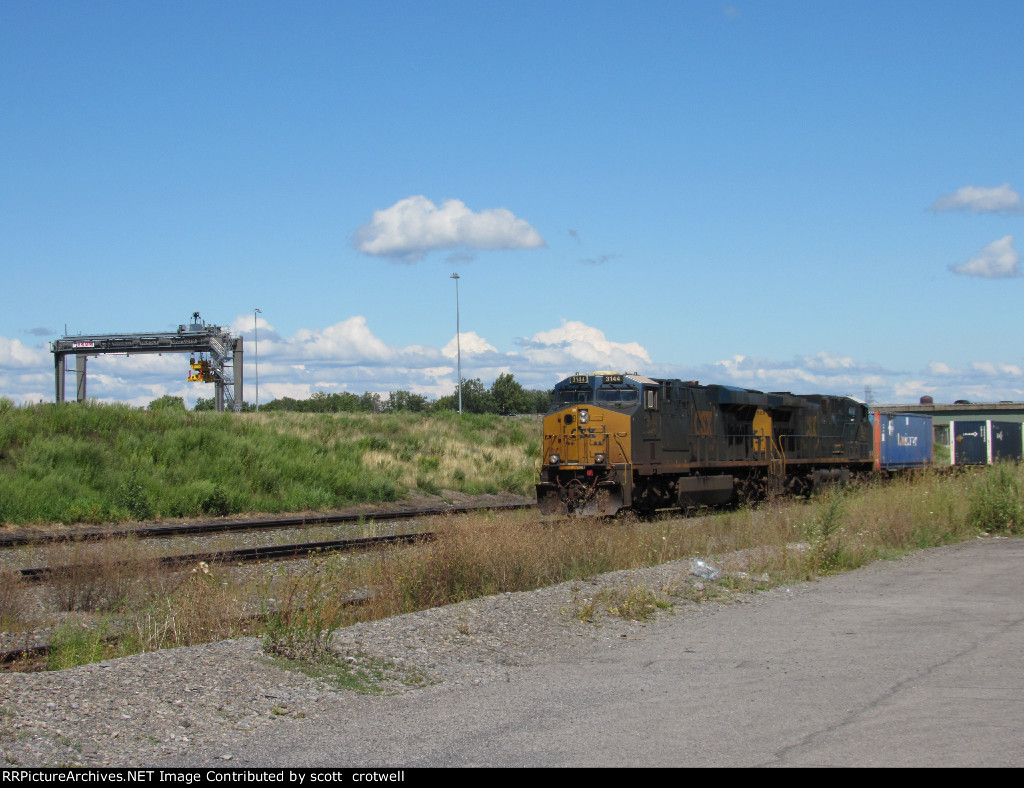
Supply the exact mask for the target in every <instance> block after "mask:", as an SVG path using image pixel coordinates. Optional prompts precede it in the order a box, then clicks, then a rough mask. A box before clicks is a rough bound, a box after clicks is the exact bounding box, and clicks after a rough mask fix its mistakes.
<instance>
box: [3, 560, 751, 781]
mask: <svg viewBox="0 0 1024 788" xmlns="http://www.w3.org/2000/svg"><path fill="white" fill-rule="evenodd" d="M689 568H690V565H689V562H687V561H677V562H673V563H668V564H663V565H660V566H657V567H651V568H646V569H639V570H628V571H623V572H614V573H611V574H607V575H601V576H599V577H596V578H592V579H589V580H585V581H573V582H567V583H562V584H560V585H556V586H551V587H548V588H543V589H539V590H536V591H529V592H521V593H508V594H501V595H498V596H493V597H486V598H483V599H478V600H473V601H470V602H465V603H460V604H457V605H450V606H447V607H441V608H434V609H431V610H426V611H422V612H419V613H413V614H409V615H404V616H396V617H394V618H389V619H384V620H381V621H375V622H371V623H366V624H358V625H355V626H352V627H348V628H345V629H342V630H339V631H338V632H337V633H336V634H335V636H334V639H333V641H332V647H333V649H334V650H336V651H337V652H338V655H339V659H340V661H341V662H342V664H346V665H350V666H351V667H352V668H353V670H360V671H362V675H363V677H364V685H363V687H362V688H361V689H362V690H363V691H356V690H353V689H348V688H342V687H340V686H339V685H337V684H336V683H334V682H332V681H331V679H330V678H329V677H316V676H311V675H307V674H306V673H303V672H301V671H300V670H298V669H296V668H295V666H294V665H290V664H288V663H286V662H284V661H281V660H276V659H274V658H273V657H271V656H269V655H268V654H266V653H265V652H264V650H263V643H262V641H261V640H259V639H257V638H242V639H238V640H227V641H221V642H217V643H209V644H205V645H200V646H191V647H188V648H177V649H168V650H164V651H157V652H152V653H148V654H140V655H137V656H133V657H125V658H121V659H114V660H109V661H106V662H102V663H97V664H92V665H85V666H82V667H77V668H71V669H67V670H62V671H56V672H49V673H4V674H0V688H2V691H0V749H2V752H3V759H4V764H3V765H4V766H5V767H7V768H10V767H12V766H125V767H132V766H153V767H161V766H164V767H173V766H197V765H209V766H242V767H244V766H246V762H245V761H244V760H243V759H242V758H241V757H240V756H239V754H238V753H239V752H241V751H242V750H243V749H246V748H250V749H251V748H252V747H253V745H256V744H258V742H259V739H260V736H261V734H263V733H265V732H269V731H271V730H274V729H277V728H280V727H281V726H290V727H291V728H293V729H298V730H297V731H296V732H301V729H302V728H308V729H309V730H315V728H316V726H318V725H319V724H321V721H322V720H323V719H324V718H326V717H327V716H328V714H330V715H334V714H338V713H339V712H342V713H345V714H348V715H358V714H360V713H361V712H365V711H368V710H372V708H373V707H374V705H375V704H388V703H389V699H390V698H391V697H392V696H393V695H394V694H399V693H410V692H412V693H445V692H459V691H465V690H466V689H467V687H471V686H474V685H479V684H482V683H485V682H493V681H505V680H507V679H508V678H509V677H510V675H513V674H515V672H516V671H519V670H522V669H523V668H525V667H532V666H535V665H540V664H544V663H546V662H550V661H553V660H557V659H564V658H567V657H569V656H571V655H572V654H574V653H579V650H581V649H587V650H593V649H595V648H614V647H615V645H616V644H617V643H623V642H625V641H626V640H627V639H630V638H634V637H638V636H642V634H643V633H644V630H645V628H647V627H656V626H658V622H659V621H660V620H663V619H664V618H665V616H668V615H681V614H682V615H701V614H702V611H704V610H706V609H707V607H706V605H701V604H699V603H698V602H695V601H693V600H695V599H698V600H699V599H700V598H702V597H704V596H706V595H711V596H714V597H716V598H717V599H718V601H719V602H722V601H727V602H742V601H745V600H748V599H749V598H750V597H749V595H745V594H742V593H734V592H731V591H727V590H720V589H719V586H718V584H712V583H708V582H707V581H704V580H701V579H699V578H696V577H694V576H693V575H691V574H690V572H689ZM630 591H638V592H641V593H638V594H634V598H636V597H637V596H643V595H645V594H646V595H649V594H651V593H653V594H654V595H655V596H656V597H657V599H658V600H659V601H660V602H661V603H662V604H661V605H659V606H658V607H656V608H654V607H652V608H650V609H649V610H648V611H647V612H648V613H649V614H650V615H649V618H647V619H645V620H639V621H638V620H631V619H628V618H624V617H623V615H622V613H621V611H620V613H618V614H617V613H616V612H614V608H615V607H616V604H617V602H616V600H620V601H621V599H622V598H623V597H624V595H626V594H628V593H629V592H630ZM609 608H613V609H612V610H610V609H609ZM367 690H369V691H367ZM243 745H245V747H243Z"/></svg>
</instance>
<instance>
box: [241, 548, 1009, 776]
mask: <svg viewBox="0 0 1024 788" xmlns="http://www.w3.org/2000/svg"><path fill="white" fill-rule="evenodd" d="M645 632H646V635H645V637H644V638H643V639H640V640H632V641H623V642H621V643H620V644H617V645H615V646H614V647H613V648H605V649H604V650H602V651H600V652H597V653H583V654H580V655H579V657H578V658H577V659H575V660H573V661H572V662H554V663H550V664H545V665H542V666H540V667H537V668H530V669H524V670H523V671H522V672H521V673H520V674H516V675H515V676H514V677H513V679H512V680H511V681H509V682H507V683H493V684H484V685H481V686H477V687H463V688H458V689H454V690H451V691H440V692H430V691H427V692H414V693H411V694H408V695H405V696H402V697H397V698H392V699H390V700H388V701H387V702H385V703H382V704H380V705H379V706H377V707H376V709H375V710H374V711H373V712H372V713H370V714H368V715H359V716H358V718H352V719H333V720H330V721H328V724H325V725H324V726H322V727H321V728H320V730H319V731H318V732H317V733H316V734H315V735H314V736H312V737H311V736H309V735H308V731H306V732H305V734H304V737H303V739H302V740H291V739H289V738H287V734H285V735H283V736H279V737H278V738H275V739H272V740H264V741H262V742H260V743H259V745H258V747H254V748H253V749H252V750H251V751H250V752H248V753H247V754H246V758H248V760H249V761H250V763H252V764H258V763H261V762H262V763H267V764H268V765H283V764H288V765H292V766H332V765H339V764H347V765H367V766H369V765H375V764H377V765H387V766H399V765H402V766H476V765H485V766H505V767H512V766H1018V767H1019V766H1024V539H988V540H977V541H973V542H970V543H967V544H964V545H958V546H954V547H947V548H941V549H936V550H929V551H924V552H921V553H917V554H914V555H913V556H910V557H908V558H905V559H903V560H901V561H895V562H879V563H876V564H873V565H871V566H869V567H866V568H865V569H862V570H859V571H857V572H853V573H849V574H846V575H842V576H838V577H833V578H829V579H826V580H823V581H820V582H817V583H811V584H805V585H801V586H796V587H794V588H793V589H791V590H789V591H787V590H785V589H778V590H775V591H773V592H771V593H769V594H764V595H761V596H760V597H758V598H756V599H755V601H754V602H753V603H751V604H746V605H734V606H721V607H717V608H715V609H713V610H711V611H710V612H707V611H705V612H704V613H703V614H701V615H698V616H686V615H680V616H674V617H669V618H667V619H665V620H664V621H662V622H659V623H658V624H657V625H654V626H651V627H649V628H647V630H645Z"/></svg>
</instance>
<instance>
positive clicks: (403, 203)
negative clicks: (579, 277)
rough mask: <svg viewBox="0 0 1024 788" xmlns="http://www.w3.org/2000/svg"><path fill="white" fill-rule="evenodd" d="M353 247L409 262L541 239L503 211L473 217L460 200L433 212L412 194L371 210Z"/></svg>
mask: <svg viewBox="0 0 1024 788" xmlns="http://www.w3.org/2000/svg"><path fill="white" fill-rule="evenodd" d="M354 244H355V247H356V248H357V249H358V250H359V251H361V252H365V253H366V254H369V255H373V256H375V257H392V258H395V259H399V260H405V261H408V262H413V261H416V260H420V259H422V258H423V255H424V254H426V253H427V252H430V251H434V250H436V249H456V248H467V249H535V248H537V247H541V246H544V239H543V238H542V237H541V235H540V233H538V232H537V231H536V230H535V229H534V228H533V227H532V226H531V225H530V224H529V222H526V221H525V220H523V219H519V218H517V217H516V216H515V215H514V214H513V213H512V212H511V211H509V210H508V209H506V208H490V209H487V210H484V211H480V212H479V213H475V212H473V211H471V210H470V209H469V208H467V207H466V204H465V203H464V202H462V201H461V200H447V201H445V202H444V203H442V205H441V207H440V208H438V207H437V206H436V205H434V203H432V202H431V201H430V200H428V199H427V198H426V197H424V196H423V195H416V196H414V197H406V198H405V199H404V200H399V201H398V202H396V203H395V204H394V205H392V206H391V207H390V208H385V209H384V210H382V211H374V213H373V218H372V219H371V220H370V222H369V224H365V225H363V226H362V227H360V228H359V229H358V230H356V233H355V238H354Z"/></svg>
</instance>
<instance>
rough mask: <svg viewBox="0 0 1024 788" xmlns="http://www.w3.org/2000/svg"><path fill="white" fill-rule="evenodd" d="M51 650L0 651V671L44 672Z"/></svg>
mask: <svg viewBox="0 0 1024 788" xmlns="http://www.w3.org/2000/svg"><path fill="white" fill-rule="evenodd" d="M373 599H374V595H373V594H372V593H368V592H353V593H352V594H350V595H349V597H348V599H346V600H344V602H343V603H342V604H343V605H345V606H353V607H354V606H355V605H363V604H366V603H367V602H371V601H372V600H373ZM293 610H294V611H298V610H302V608H294V609H293ZM273 615H276V613H255V614H253V615H251V616H249V617H248V618H247V619H246V620H248V621H264V620H266V619H268V618H269V617H271V616H273ZM115 640H117V635H112V636H111V637H108V638H104V639H103V642H105V643H112V642H114V641H115ZM53 650H54V645H53V644H52V643H39V644H37V645H34V646H25V647H23V648H9V649H0V671H4V670H19V671H22V672H28V671H31V670H32V669H34V668H37V669H39V670H45V668H46V660H47V657H49V655H50V653H51V652H53Z"/></svg>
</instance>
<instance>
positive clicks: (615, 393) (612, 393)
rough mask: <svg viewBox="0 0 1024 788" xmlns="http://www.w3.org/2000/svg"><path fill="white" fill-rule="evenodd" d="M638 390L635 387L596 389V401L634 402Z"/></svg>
mask: <svg viewBox="0 0 1024 788" xmlns="http://www.w3.org/2000/svg"><path fill="white" fill-rule="evenodd" d="M639 398H640V392H639V391H637V390H636V389H598V390H597V401H598V402H636V401H637V400H638V399H639Z"/></svg>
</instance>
